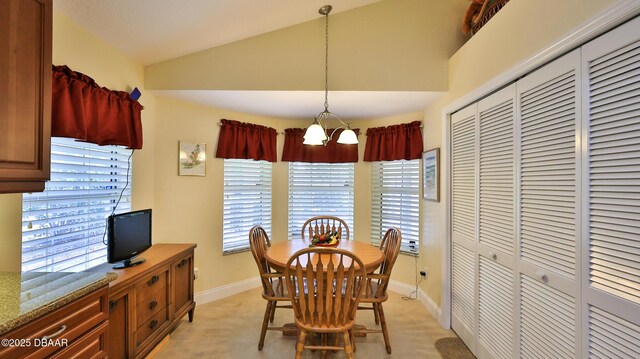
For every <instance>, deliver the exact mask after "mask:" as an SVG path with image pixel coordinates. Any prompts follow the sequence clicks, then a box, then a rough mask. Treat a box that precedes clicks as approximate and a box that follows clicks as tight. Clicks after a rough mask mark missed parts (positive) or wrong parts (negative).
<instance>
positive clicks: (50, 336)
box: [42, 324, 67, 341]
mask: <svg viewBox="0 0 640 359" xmlns="http://www.w3.org/2000/svg"><path fill="white" fill-rule="evenodd" d="M65 330H67V326H66V325H64V324H63V325H61V326H60V329H58V331H57V332H55V333H53V334H49V335H45V336H44V337H42V341H47V340H49V339H53V338H55V337H57V336H58V335H60V334H62V333H64V331H65Z"/></svg>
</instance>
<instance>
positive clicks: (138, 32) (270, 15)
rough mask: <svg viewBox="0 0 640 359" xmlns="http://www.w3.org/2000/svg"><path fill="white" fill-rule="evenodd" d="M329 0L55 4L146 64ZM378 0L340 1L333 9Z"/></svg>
mask: <svg viewBox="0 0 640 359" xmlns="http://www.w3.org/2000/svg"><path fill="white" fill-rule="evenodd" d="M327 1H328V0H304V1H301V0H55V1H54V8H55V9H56V10H58V11H60V12H62V13H64V14H65V15H67V16H68V17H69V18H71V19H72V20H73V21H75V22H77V23H78V24H80V25H81V26H82V27H84V28H85V29H87V30H89V31H90V32H92V33H93V34H95V35H97V36H98V37H100V38H102V39H104V40H105V41H106V42H108V43H110V44H111V45H113V46H114V47H116V48H118V49H120V50H121V51H122V52H124V53H125V54H127V55H129V56H131V57H132V58H133V59H134V60H136V61H138V62H140V63H142V64H143V65H149V64H153V63H157V62H160V61H164V60H168V59H172V58H175V57H178V56H182V55H187V54H191V53H194V52H197V51H200V50H205V49H209V48H212V47H216V46H220V45H222V44H226V43H230V42H234V41H238V40H242V39H246V38H248V37H252V36H256V35H260V34H263V33H266V32H270V31H274V30H277V29H281V28H285V27H288V26H292V25H296V24H299V23H302V22H305V21H309V20H313V19H318V18H320V17H321V16H322V15H320V14H318V9H319V8H320V7H321V6H323V5H325V4H327V3H328V2H327ZM378 1H380V0H338V1H335V3H336V4H332V6H333V11H332V12H331V14H335V13H337V12H341V11H345V10H349V9H353V8H356V7H359V6H363V5H367V4H371V3H375V2H378Z"/></svg>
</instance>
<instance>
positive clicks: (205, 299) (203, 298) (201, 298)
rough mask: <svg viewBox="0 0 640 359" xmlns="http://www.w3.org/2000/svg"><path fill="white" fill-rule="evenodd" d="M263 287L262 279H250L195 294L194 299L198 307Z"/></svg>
mask: <svg viewBox="0 0 640 359" xmlns="http://www.w3.org/2000/svg"><path fill="white" fill-rule="evenodd" d="M261 285H262V284H261V283H260V279H259V278H258V277H254V278H249V279H245V280H242V281H240V282H235V283H231V284H227V285H225V286H222V287H217V288H213V289H208V290H203V291H202V292H198V293H195V294H194V299H195V302H196V305H200V304H205V303H209V302H213V301H215V300H218V299H222V298H226V297H229V296H232V295H234V294H238V293H241V292H244V291H247V290H250V289H254V288H258V287H260V286H261Z"/></svg>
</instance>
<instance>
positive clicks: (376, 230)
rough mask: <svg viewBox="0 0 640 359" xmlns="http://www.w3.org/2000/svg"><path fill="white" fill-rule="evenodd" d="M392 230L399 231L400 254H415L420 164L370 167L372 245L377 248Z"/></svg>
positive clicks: (396, 162)
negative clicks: (400, 239)
mask: <svg viewBox="0 0 640 359" xmlns="http://www.w3.org/2000/svg"><path fill="white" fill-rule="evenodd" d="M392 226H394V227H398V228H400V231H402V245H401V247H400V250H401V251H403V252H409V253H412V254H417V253H418V243H419V238H420V160H411V161H404V160H402V161H380V162H373V163H372V166H371V243H372V244H374V245H379V244H380V241H381V240H382V237H383V236H384V234H385V233H386V231H387V230H388V229H389V228H390V227H392Z"/></svg>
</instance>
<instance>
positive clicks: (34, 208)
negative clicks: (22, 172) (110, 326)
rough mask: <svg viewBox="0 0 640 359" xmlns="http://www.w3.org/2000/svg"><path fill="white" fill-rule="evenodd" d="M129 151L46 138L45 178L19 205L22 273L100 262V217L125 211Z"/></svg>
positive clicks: (102, 226) (128, 192)
mask: <svg viewBox="0 0 640 359" xmlns="http://www.w3.org/2000/svg"><path fill="white" fill-rule="evenodd" d="M130 155H131V150H128V149H125V148H123V147H119V146H98V145H95V144H92V143H86V142H78V141H76V140H74V139H70V138H56V137H54V138H52V139H51V180H50V181H49V182H47V183H46V186H45V190H44V192H40V193H31V194H26V193H25V194H24V196H23V201H22V270H23V271H49V272H60V271H65V272H77V271H81V270H84V269H87V268H90V267H93V266H96V265H98V264H101V263H105V262H106V254H107V247H106V246H105V245H104V243H103V239H104V233H105V227H106V218H107V217H108V216H109V215H110V214H111V213H112V212H113V210H114V208H115V206H116V203H117V202H118V198H119V197H120V195H121V193H122V198H121V199H120V203H119V204H118V208H117V213H121V212H127V211H130V210H131V187H130V186H127V187H126V189H125V190H124V192H123V189H124V188H125V186H126V184H127V183H128V182H130V181H131V171H129V168H128V160H129V156H130Z"/></svg>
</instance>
